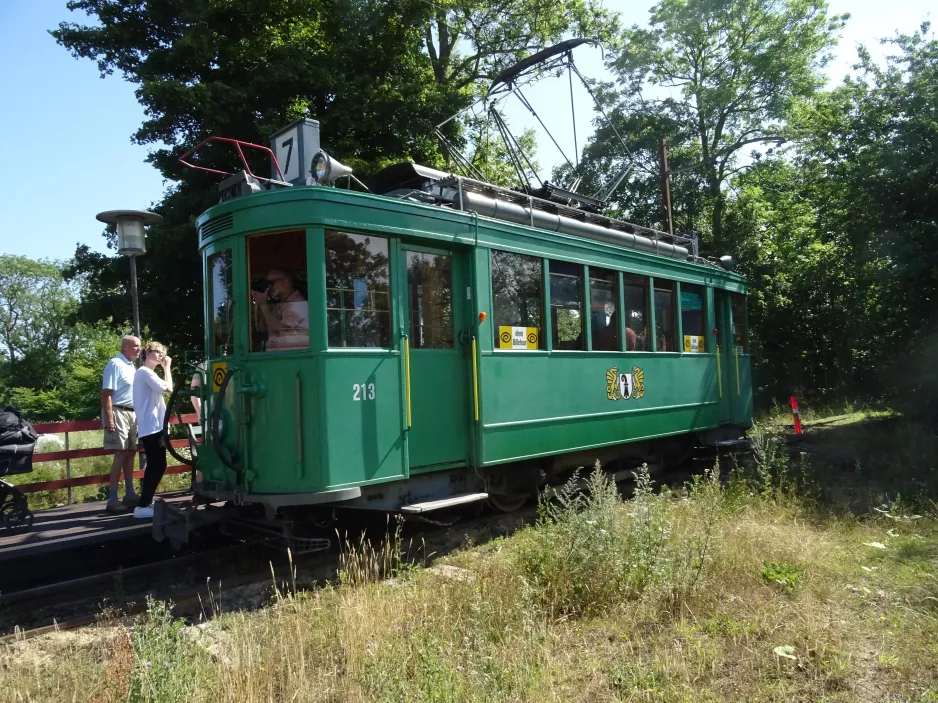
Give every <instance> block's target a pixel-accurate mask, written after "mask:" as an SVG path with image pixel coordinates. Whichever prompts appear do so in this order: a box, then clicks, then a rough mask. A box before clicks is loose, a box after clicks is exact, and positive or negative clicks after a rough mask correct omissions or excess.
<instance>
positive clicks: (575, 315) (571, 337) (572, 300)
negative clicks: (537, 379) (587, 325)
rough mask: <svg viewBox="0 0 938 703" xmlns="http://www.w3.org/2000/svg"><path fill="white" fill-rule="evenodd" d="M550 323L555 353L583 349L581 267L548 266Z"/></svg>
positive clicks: (552, 263) (576, 265)
mask: <svg viewBox="0 0 938 703" xmlns="http://www.w3.org/2000/svg"><path fill="white" fill-rule="evenodd" d="M550 323H551V332H552V337H553V347H554V349H586V340H585V339H584V338H583V267H582V266H580V265H578V264H568V263H566V262H565V261H551V262H550Z"/></svg>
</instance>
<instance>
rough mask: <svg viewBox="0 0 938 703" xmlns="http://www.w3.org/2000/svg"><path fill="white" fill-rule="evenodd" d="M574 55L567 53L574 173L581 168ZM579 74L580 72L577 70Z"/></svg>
mask: <svg viewBox="0 0 938 703" xmlns="http://www.w3.org/2000/svg"><path fill="white" fill-rule="evenodd" d="M572 66H573V57H572V56H571V55H570V54H569V52H568V53H567V78H569V79H570V119H571V121H572V122H573V158H574V159H576V166H574V167H573V170H574V173H575V172H576V171H577V170H578V169H579V168H580V146H579V142H578V141H577V138H576V105H575V104H574V102H573V70H572ZM577 75H579V72H577Z"/></svg>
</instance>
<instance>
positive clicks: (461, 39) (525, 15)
mask: <svg viewBox="0 0 938 703" xmlns="http://www.w3.org/2000/svg"><path fill="white" fill-rule="evenodd" d="M432 5H433V11H432V13H431V15H430V16H429V17H428V19H427V22H426V24H425V25H424V44H425V47H426V51H427V54H428V56H429V57H430V62H431V64H432V66H433V76H434V79H435V80H436V82H437V83H438V84H440V85H447V86H451V87H453V88H455V89H457V90H461V89H465V88H471V87H473V86H474V84H476V83H477V82H478V81H480V80H481V81H487V82H490V81H491V80H492V79H493V78H494V77H495V76H496V75H497V74H498V72H499V71H501V70H502V69H503V68H507V67H508V66H510V65H511V64H513V63H515V62H517V61H519V60H521V59H522V58H524V57H525V56H528V55H530V54H533V53H534V52H536V51H539V50H540V49H543V48H544V47H545V46H549V45H550V44H553V43H555V42H557V41H560V40H561V39H562V38H563V37H565V36H567V35H570V34H572V35H574V36H578V37H583V38H587V39H599V40H603V41H605V40H608V39H611V38H612V37H613V36H614V35H615V33H616V31H617V29H618V16H617V15H616V14H615V13H611V12H609V11H608V10H606V9H605V8H603V7H602V4H601V3H600V2H595V1H594V0H567V1H566V2H554V1H553V0H434V2H433V3H432Z"/></svg>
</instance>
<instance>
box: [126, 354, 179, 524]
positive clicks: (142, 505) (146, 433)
mask: <svg viewBox="0 0 938 703" xmlns="http://www.w3.org/2000/svg"><path fill="white" fill-rule="evenodd" d="M142 358H143V366H141V367H140V368H139V369H137V372H136V373H135V374H134V411H135V412H136V414H137V435H138V436H139V437H140V441H141V442H142V443H143V449H144V450H145V451H146V453H147V468H146V471H144V473H143V485H142V486H141V491H140V502H139V503H138V504H137V507H136V508H134V517H137V518H151V517H153V505H152V503H153V494H154V493H156V488H157V486H159V484H160V479H162V478H163V472H165V471H166V446H165V445H164V444H163V417H164V415H166V403H165V402H164V400H163V394H164V393H170V392H172V390H173V377H172V374H171V373H170V367H171V366H172V362H173V360H172V359H170V358H169V357H168V356H166V347H164V346H163V345H162V344H160V343H159V342H147V344H146V346H144V347H143V357H142ZM157 366H162V367H163V378H160V377H159V376H157V375H156V372H155V371H154V369H156V367H157Z"/></svg>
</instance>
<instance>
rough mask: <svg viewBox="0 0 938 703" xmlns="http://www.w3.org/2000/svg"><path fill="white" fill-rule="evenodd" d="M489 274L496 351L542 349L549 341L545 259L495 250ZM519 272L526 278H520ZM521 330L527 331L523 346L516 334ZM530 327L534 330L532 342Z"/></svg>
mask: <svg viewBox="0 0 938 703" xmlns="http://www.w3.org/2000/svg"><path fill="white" fill-rule="evenodd" d="M519 272H520V273H519ZM489 274H490V279H491V283H492V328H493V329H492V333H493V339H494V349H495V351H509V352H517V351H526V350H528V351H543V350H544V349H545V344H546V340H545V338H544V311H545V308H546V296H545V294H544V259H543V258H541V257H539V256H529V255H527V254H517V253H515V252H511V251H504V250H502V249H492V250H491V264H490V271H489ZM519 275H521V276H522V277H523V278H522V280H520V281H519V280H518V276H519ZM509 284H510V286H509ZM504 328H509V329H504ZM521 329H524V330H526V334H525V335H524V338H525V346H523V347H522V346H520V345H519V344H518V343H517V340H516V338H515V336H514V333H515V331H518V330H521ZM531 329H533V330H534V333H533V334H534V337H535V339H534V341H533V342H532V341H531V332H530V330H531ZM505 333H507V335H508V336H507V338H506V337H505Z"/></svg>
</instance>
